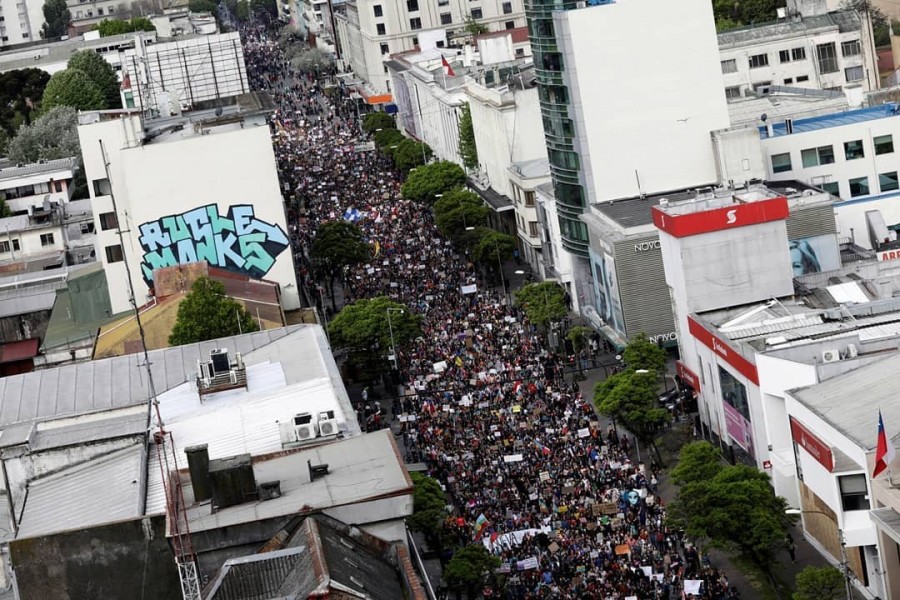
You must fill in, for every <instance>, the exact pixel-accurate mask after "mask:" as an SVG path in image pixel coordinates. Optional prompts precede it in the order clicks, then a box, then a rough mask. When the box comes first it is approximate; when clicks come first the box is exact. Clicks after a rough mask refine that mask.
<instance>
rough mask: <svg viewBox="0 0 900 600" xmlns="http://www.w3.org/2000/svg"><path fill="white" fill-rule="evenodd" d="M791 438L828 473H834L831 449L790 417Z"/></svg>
mask: <svg viewBox="0 0 900 600" xmlns="http://www.w3.org/2000/svg"><path fill="white" fill-rule="evenodd" d="M791 438H792V439H793V440H794V441H795V442H797V445H798V446H800V447H801V448H803V449H804V450H806V451H807V452H808V453H809V455H810V456H812V457H813V458H814V459H816V461H817V462H818V463H819V464H820V465H822V466H823V467H825V468H826V469H828V471H829V472H831V471H834V454H833V453H832V452H831V448H830V447H829V446H828V444H826V443H825V442H823V441H822V440H820V439H819V438H818V437H816V436H815V435H813V434H812V433H811V432H810V431H809V429H807V428H806V427H804V426H803V425H801V424H800V421H798V420H796V419H795V418H794V417H791Z"/></svg>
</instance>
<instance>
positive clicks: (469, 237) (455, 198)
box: [434, 188, 491, 251]
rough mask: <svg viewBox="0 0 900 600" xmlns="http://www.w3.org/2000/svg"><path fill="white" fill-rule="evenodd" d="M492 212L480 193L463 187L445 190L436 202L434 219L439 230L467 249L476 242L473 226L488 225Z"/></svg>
mask: <svg viewBox="0 0 900 600" xmlns="http://www.w3.org/2000/svg"><path fill="white" fill-rule="evenodd" d="M490 212H491V211H490V209H489V208H488V207H486V206H485V205H484V202H483V201H482V200H481V197H480V196H479V195H478V194H476V193H475V192H470V191H469V190H464V189H462V188H456V189H453V190H450V191H449V192H445V193H444V194H443V197H441V198H439V199H438V200H437V202H435V203H434V220H435V224H436V225H437V228H438V231H440V232H441V234H442V235H443V236H444V237H446V238H448V239H449V240H450V241H452V242H453V243H454V244H457V245H459V246H462V247H463V248H465V249H466V250H467V251H468V250H469V249H470V247H471V246H472V244H473V242H474V238H475V236H474V231H475V229H473V228H478V227H484V226H485V225H487V222H488V215H490Z"/></svg>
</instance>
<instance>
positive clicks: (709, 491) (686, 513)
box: [668, 442, 793, 585]
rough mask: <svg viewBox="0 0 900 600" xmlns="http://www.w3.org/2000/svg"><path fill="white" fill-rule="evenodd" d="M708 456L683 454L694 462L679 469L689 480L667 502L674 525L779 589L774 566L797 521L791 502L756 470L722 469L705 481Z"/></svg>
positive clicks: (744, 468) (730, 466) (729, 467)
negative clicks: (754, 569) (749, 567)
mask: <svg viewBox="0 0 900 600" xmlns="http://www.w3.org/2000/svg"><path fill="white" fill-rule="evenodd" d="M698 443H706V442H698ZM709 457H710V453H709V452H708V451H697V452H691V453H689V454H688V455H686V456H683V459H687V460H691V461H693V462H694V463H696V464H692V465H688V466H686V467H685V468H684V469H682V470H680V472H681V473H682V474H685V473H688V474H689V476H688V477H687V479H686V480H685V482H684V483H683V484H682V485H681V486H680V487H679V489H678V493H677V495H676V497H675V500H674V501H673V502H671V503H670V504H669V513H668V517H669V520H670V522H671V524H672V525H673V526H676V527H681V528H683V529H684V531H685V533H686V534H687V535H688V536H689V537H690V538H692V539H695V540H701V541H705V542H707V543H708V544H709V545H710V546H712V547H715V548H722V549H725V550H728V551H731V552H736V553H738V554H740V555H741V556H743V557H744V558H745V559H747V560H749V561H750V562H752V563H753V564H754V565H756V566H757V567H758V568H759V569H760V570H761V571H762V572H764V573H765V574H766V575H767V576H768V577H769V580H770V581H771V582H772V584H773V585H777V583H776V581H775V578H774V575H773V568H774V566H775V564H776V561H777V557H778V554H779V551H780V550H782V549H784V548H785V546H786V545H787V536H788V528H789V527H790V524H791V522H792V520H793V517H792V516H790V515H787V514H785V510H786V509H787V502H786V501H785V499H784V498H781V497H780V496H776V495H775V494H774V492H773V491H772V485H771V483H770V482H769V476H768V475H767V474H765V473H763V472H762V471H759V470H758V469H756V468H755V467H750V466H747V465H722V466H720V467H719V468H718V470H716V471H715V473H714V474H713V475H712V476H711V477H701V475H702V474H703V472H704V471H705V470H706V469H709V470H710V471H711V470H712V466H711V465H710V464H709V463H710V461H709ZM698 465H699V466H700V468H699V469H698V468H697V467H698ZM676 470H679V469H678V467H676Z"/></svg>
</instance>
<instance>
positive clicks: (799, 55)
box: [791, 46, 806, 60]
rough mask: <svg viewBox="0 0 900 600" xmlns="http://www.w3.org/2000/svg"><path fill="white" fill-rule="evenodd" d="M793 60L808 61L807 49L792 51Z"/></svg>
mask: <svg viewBox="0 0 900 600" xmlns="http://www.w3.org/2000/svg"><path fill="white" fill-rule="evenodd" d="M791 59H792V60H806V48H804V47H803V46H800V47H799V48H792V49H791Z"/></svg>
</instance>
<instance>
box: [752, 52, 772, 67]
mask: <svg viewBox="0 0 900 600" xmlns="http://www.w3.org/2000/svg"><path fill="white" fill-rule="evenodd" d="M768 66H769V55H768V54H754V55H753V56H751V57H750V68H751V69H759V68H760V67H768Z"/></svg>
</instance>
